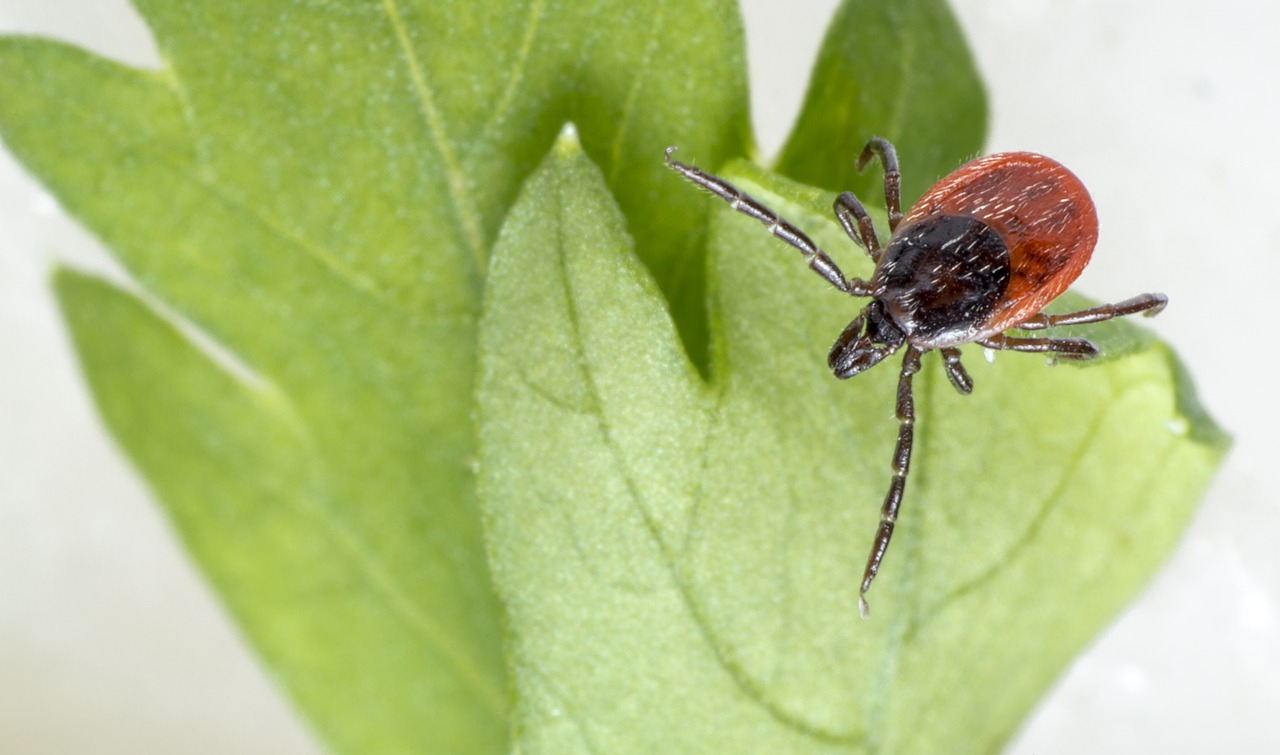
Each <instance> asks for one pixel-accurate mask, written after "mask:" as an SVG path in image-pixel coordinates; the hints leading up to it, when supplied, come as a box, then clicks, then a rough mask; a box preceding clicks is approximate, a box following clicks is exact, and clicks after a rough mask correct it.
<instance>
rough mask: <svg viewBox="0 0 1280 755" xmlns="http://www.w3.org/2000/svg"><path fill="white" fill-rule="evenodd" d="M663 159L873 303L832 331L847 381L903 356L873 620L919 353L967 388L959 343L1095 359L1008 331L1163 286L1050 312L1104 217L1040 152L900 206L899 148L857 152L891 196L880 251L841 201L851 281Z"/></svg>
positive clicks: (1095, 311)
mask: <svg viewBox="0 0 1280 755" xmlns="http://www.w3.org/2000/svg"><path fill="white" fill-rule="evenodd" d="M675 150H676V148H675V147H668V148H667V151H666V160H667V165H668V166H669V167H670V168H671V169H672V170H674V171H676V172H677V173H679V174H680V175H682V176H684V177H685V178H686V179H688V180H689V181H690V182H692V183H694V184H696V185H697V186H699V187H701V188H703V189H705V190H707V191H709V192H711V193H712V194H714V195H716V196H717V197H720V198H721V199H723V200H724V201H726V202H728V203H729V206H730V207H732V208H733V209H734V210H737V211H738V212H741V213H742V214H744V215H748V216H750V217H753V218H755V219H756V220H759V221H760V222H761V223H763V224H764V225H765V227H766V228H767V229H768V230H769V232H770V233H771V234H773V235H774V236H776V237H777V238H779V239H781V240H782V241H783V242H785V243H787V244H789V245H790V246H792V247H795V248H796V249H797V250H799V252H800V253H801V254H802V255H804V260H805V263H806V264H808V266H809V268H810V269H811V270H813V271H814V272H815V273H817V274H818V275H819V276H821V277H822V279H823V280H825V281H826V282H827V283H829V284H831V285H832V286H834V287H835V288H837V289H838V290H840V291H843V292H844V293H846V294H848V295H850V296H854V297H859V298H868V299H870V300H871V301H870V302H868V303H867V304H866V305H865V306H863V307H862V309H861V310H860V311H859V312H858V314H857V316H855V317H854V318H853V321H852V322H850V323H849V324H848V326H846V327H845V329H844V331H843V332H841V333H840V335H839V336H838V337H837V338H836V342H835V344H834V345H833V346H832V347H831V351H830V353H829V354H828V355H827V365H828V366H829V367H830V368H831V371H832V372H833V373H835V376H836V377H837V378H840V379H842V380H843V379H845V378H851V377H853V376H854V375H857V374H858V373H860V372H863V371H865V370H867V369H870V368H871V367H874V366H875V365H877V364H879V363H880V362H881V361H883V360H884V359H885V358H886V357H888V356H889V355H891V354H893V353H895V352H898V351H901V352H902V368H901V372H900V373H899V377H898V392H897V400H896V414H897V417H898V442H897V445H896V446H895V447H894V451H893V457H892V461H891V464H890V467H891V469H892V471H893V477H892V478H891V480H890V483H889V492H888V493H887V494H886V495H885V499H884V504H883V506H882V507H881V509H880V526H879V528H878V529H877V530H876V535H875V540H874V541H873V543H872V546H871V555H870V556H869V557H868V558H867V566H866V570H865V571H864V572H863V575H862V585H861V588H860V589H859V591H858V611H859V613H861V614H862V617H863V618H866V617H867V616H868V615H869V608H868V606H867V598H866V594H867V590H869V589H870V588H871V582H872V581H873V580H874V579H875V577H876V574H877V573H878V572H879V571H880V565H881V563H882V562H883V561H884V556H885V553H886V552H887V551H888V549H889V541H890V539H892V537H893V528H894V525H895V524H896V523H897V521H898V510H899V508H900V507H901V505H902V498H903V494H904V492H905V490H906V486H907V473H908V472H909V471H910V468H911V446H912V441H913V439H914V437H915V421H916V412H915V402H914V400H913V397H912V390H911V382H912V378H913V377H914V376H915V374H916V373H917V372H919V370H920V357H921V356H922V355H924V354H925V353H926V352H929V351H934V350H937V351H939V352H941V354H942V365H943V369H944V370H946V373H947V377H948V378H949V379H950V381H951V384H952V385H953V386H955V389H956V390H957V391H959V392H960V393H962V394H968V393H970V392H972V391H973V381H972V380H971V379H970V378H969V373H968V372H966V371H965V368H964V365H963V364H961V363H960V349H959V347H960V346H962V345H964V344H967V343H976V344H979V345H981V346H983V347H984V348H985V349H987V350H988V351H987V353H988V354H993V353H994V352H995V351H1025V352H1031V353H1036V354H1045V355H1048V357H1049V359H1050V361H1051V362H1056V361H1058V360H1084V359H1092V358H1094V357H1096V356H1097V355H1098V348H1097V347H1096V346H1094V345H1093V343H1092V342H1090V341H1088V340H1086V339H1083V338H1054V337H1052V336H1043V337H1027V336H1021V335H1009V334H1008V332H1007V331H1010V330H1013V329H1017V330H1023V331H1027V330H1030V331H1040V330H1047V329H1049V328H1054V327H1057V326H1060V325H1082V324H1085V323H1094V322H1102V321H1103V320H1110V319H1112V318H1115V317H1124V316H1126V315H1133V314H1138V313H1142V314H1143V315H1145V316H1147V317H1151V316H1152V315H1155V314H1156V313H1158V312H1159V311H1160V310H1162V309H1164V307H1165V304H1166V303H1168V298H1167V297H1166V296H1165V295H1164V294H1141V295H1139V296H1135V297H1133V298H1130V299H1125V300H1124V301H1121V302H1117V303H1115V304H1101V305H1099V306H1096V307H1090V308H1088V309H1082V310H1080V311H1078V312H1068V313H1064V314H1047V313H1045V312H1044V308H1045V306H1046V305H1048V304H1049V303H1050V302H1052V301H1053V300H1054V299H1056V298H1058V296H1059V295H1061V294H1062V293H1063V292H1064V291H1066V290H1067V287H1068V286H1070V285H1071V283H1072V282H1073V281H1075V279H1076V278H1078V277H1079V276H1080V273H1081V272H1082V271H1083V270H1084V268H1085V265H1087V264H1088V263H1089V258H1090V257H1091V256H1092V254H1093V248H1094V245H1095V244H1097V241H1098V215H1097V211H1096V209H1095V208H1094V205H1093V200H1092V199H1091V198H1090V197H1089V192H1088V191H1087V190H1086V189H1085V187H1084V184H1082V183H1081V182H1080V179H1078V178H1076V176H1075V174H1073V173H1072V172H1071V171H1069V170H1067V169H1066V168H1065V167H1063V166H1062V164H1061V163H1059V162H1057V161H1056V160H1053V159H1051V158H1048V157H1045V156H1044V155H1038V154H1035V153H1032V152H1002V153H999V154H995V155H989V156H987V157H982V158H978V159H977V160H974V161H972V162H970V163H967V164H965V165H962V166H961V167H960V168H958V169H956V170H955V171H954V172H953V173H951V174H950V175H948V176H946V177H945V178H943V179H942V180H941V181H939V182H938V183H936V184H934V185H933V187H932V188H930V189H929V190H928V191H926V192H925V193H924V196H922V197H920V199H919V200H918V201H917V202H916V203H915V204H914V205H912V207H911V208H910V211H909V212H908V213H907V214H906V215H903V214H902V210H901V207H900V198H899V195H900V185H901V182H902V173H901V172H900V171H899V169H898V155H897V152H896V151H895V150H894V148H893V145H892V144H890V143H889V142H888V140H886V139H882V138H880V137H875V138H872V139H871V141H869V142H867V145H866V147H864V148H863V150H862V154H861V155H860V156H859V157H858V161H857V168H858V170H860V171H861V170H863V169H865V168H866V166H867V164H868V163H870V162H871V161H872V160H878V161H879V162H880V164H881V166H883V168H884V202H885V209H886V210H887V211H888V215H889V234H890V235H889V240H888V242H887V243H886V244H885V245H884V246H883V247H882V246H881V245H880V240H879V238H878V237H877V236H876V230H875V227H874V226H873V225H872V223H871V217H870V216H869V215H868V214H867V211H866V210H865V209H864V208H863V206H862V203H861V202H859V201H858V198H857V197H855V196H854V195H853V194H851V193H850V192H847V191H846V192H844V193H842V194H840V195H839V196H838V197H836V200H835V205H834V210H835V215H836V219H837V220H838V221H839V222H840V225H841V226H842V227H843V228H844V230H845V233H846V234H848V236H849V238H850V239H852V240H853V243H854V244H856V245H858V246H860V247H862V248H863V249H865V250H866V252H867V254H868V255H870V257H871V261H872V262H873V263H875V273H874V274H873V275H872V276H871V280H869V281H867V280H862V279H861V278H848V277H845V275H844V273H842V272H841V271H840V267H839V266H838V265H836V263H835V261H834V260H832V259H831V257H830V256H828V255H827V253H826V252H824V251H823V250H822V249H820V248H819V247H818V245H817V244H815V243H814V242H813V241H812V240H810V238H809V237H808V236H806V235H805V234H804V233H803V232H802V231H801V230H800V229H798V228H796V227H795V226H794V225H792V224H791V223H789V222H788V221H786V220H785V219H783V218H782V217H780V216H779V215H778V214H777V213H776V212H774V211H773V210H771V209H769V208H768V207H766V206H765V205H763V204H761V203H760V202H759V201H757V200H755V199H753V198H752V197H750V196H748V195H747V194H744V193H743V192H741V191H739V190H738V189H737V188H736V187H734V186H733V184H731V183H729V182H728V181H725V180H724V179H722V178H718V177H716V176H713V175H711V174H710V173H706V172H704V171H702V170H699V169H698V168H695V167H693V166H690V165H686V164H684V163H681V162H678V161H676V160H673V159H671V154H672V153H673V152H675Z"/></svg>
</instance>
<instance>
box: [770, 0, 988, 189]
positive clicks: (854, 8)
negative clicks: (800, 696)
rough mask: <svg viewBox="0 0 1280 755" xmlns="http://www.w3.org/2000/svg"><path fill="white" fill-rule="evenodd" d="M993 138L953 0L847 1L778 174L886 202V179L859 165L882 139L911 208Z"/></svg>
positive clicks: (830, 30) (833, 24)
mask: <svg viewBox="0 0 1280 755" xmlns="http://www.w3.org/2000/svg"><path fill="white" fill-rule="evenodd" d="M986 129H987V102H986V93H985V91H984V89H983V86H982V82H981V81H980V80H979V78H978V71H977V68H976V67H975V65H974V61H973V56H972V55H971V54H970V53H969V48H968V46H967V45H966V44H965V41H964V35H963V34H962V33H961V31H960V27H959V24H958V23H957V22H956V18H955V15H954V14H953V13H952V12H951V8H950V7H949V6H948V4H947V3H946V1H945V0H905V2H894V3H886V2H880V0H845V2H844V3H842V4H841V6H840V9H839V11H838V12H837V13H836V17H835V19H834V20H833V21H832V22H831V26H830V28H828V29H827V36H826V39H825V40H824V41H823V44H822V51H821V52H820V53H819V54H818V63H817V67H816V68H815V69H814V72H813V77H812V79H811V80H810V82H809V90H808V93H807V94H806V95H805V102H804V108H803V109H802V110H801V113H800V117H799V119H798V120H797V122H796V125H795V128H794V129H793V130H792V132H791V136H790V137H789V138H788V139H787V143H786V146H784V147H783V150H782V154H781V156H780V157H779V158H778V166H777V167H778V170H779V172H781V173H783V174H785V175H787V176H790V177H791V178H794V179H797V180H799V181H802V182H804V183H807V184H812V185H814V186H821V187H823V188H824V189H828V190H830V191H852V192H854V193H855V194H857V195H858V196H859V197H860V198H862V199H863V200H872V199H875V201H877V202H878V201H880V200H879V199H878V197H879V196H881V192H882V186H881V178H880V176H881V173H880V171H878V170H870V169H869V170H867V171H866V172H865V173H863V174H859V173H858V172H857V170H856V169H855V167H854V166H855V163H856V161H857V158H858V155H859V154H860V153H861V151H862V147H863V145H864V144H866V143H867V140H868V139H870V138H871V137H873V136H883V137H885V138H886V139H888V140H889V141H891V142H893V144H894V145H895V146H896V147H897V148H898V157H899V159H900V160H901V162H902V206H903V207H904V208H905V207H907V206H909V205H910V204H911V203H912V202H914V201H915V200H916V199H918V198H919V197H920V195H921V194H923V193H924V192H925V190H926V189H928V188H929V187H930V186H932V185H933V183H934V182H935V181H937V180H938V179H939V178H941V177H942V176H944V175H946V174H947V173H950V172H951V171H952V170H954V169H955V168H956V166H958V165H960V164H961V163H962V162H965V161H966V160H968V159H970V158H972V157H973V156H975V155H976V154H977V152H978V150H980V149H981V148H982V142H983V139H984V137H985V135H986Z"/></svg>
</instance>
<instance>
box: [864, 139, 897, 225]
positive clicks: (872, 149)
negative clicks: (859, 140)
mask: <svg viewBox="0 0 1280 755" xmlns="http://www.w3.org/2000/svg"><path fill="white" fill-rule="evenodd" d="M872 155H874V156H876V157H879V158H880V164H881V165H883V166H884V208H885V209H886V210H888V211H889V232H890V233H892V232H894V231H896V230H898V223H899V222H900V221H901V220H902V208H901V206H900V205H901V197H900V193H901V186H902V172H901V171H899V170H898V153H897V151H896V150H895V149H894V148H893V145H892V144H890V143H889V140H888V139H884V138H882V137H879V136H873V137H871V141H869V142H867V146H865V147H863V148H862V154H861V155H859V156H858V170H863V169H864V168H866V167H867V163H869V162H871V157H872Z"/></svg>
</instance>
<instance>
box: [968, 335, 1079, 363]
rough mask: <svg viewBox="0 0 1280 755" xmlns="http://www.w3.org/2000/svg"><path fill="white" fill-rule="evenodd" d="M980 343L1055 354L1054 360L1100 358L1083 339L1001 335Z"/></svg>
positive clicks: (1013, 349)
mask: <svg viewBox="0 0 1280 755" xmlns="http://www.w3.org/2000/svg"><path fill="white" fill-rule="evenodd" d="M978 343H979V344H981V345H983V346H986V347H987V348H988V349H1003V350H1005V351H1028V352H1031V353H1033V354H1053V357H1054V359H1070V360H1081V359H1093V358H1094V357H1096V356H1098V347H1097V346H1094V345H1093V343H1091V342H1090V341H1087V340H1085V339H1083V338H1018V337H1016V336H1006V335H1004V334H1002V333H1001V334H997V335H994V336H991V337H990V338H986V339H982V340H980V341H978Z"/></svg>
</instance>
